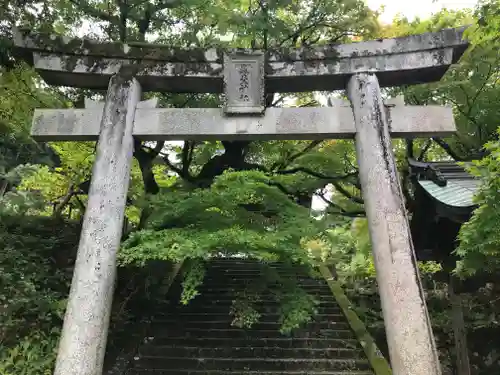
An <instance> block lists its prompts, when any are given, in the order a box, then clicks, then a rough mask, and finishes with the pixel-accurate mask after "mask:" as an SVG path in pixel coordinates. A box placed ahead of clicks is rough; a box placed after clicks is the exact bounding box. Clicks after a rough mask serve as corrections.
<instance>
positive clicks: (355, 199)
mask: <svg viewBox="0 0 500 375" xmlns="http://www.w3.org/2000/svg"><path fill="white" fill-rule="evenodd" d="M331 184H332V185H333V186H335V189H337V191H338V192H339V193H340V194H342V195H343V196H345V197H346V198H349V200H351V201H353V202H355V203H359V204H364V203H365V202H364V201H363V199H361V198H359V197H355V196H354V195H352V194H351V193H349V192H348V191H347V190H346V189H345V188H344V187H343V186H342V185H340V184H339V183H338V182H336V181H331Z"/></svg>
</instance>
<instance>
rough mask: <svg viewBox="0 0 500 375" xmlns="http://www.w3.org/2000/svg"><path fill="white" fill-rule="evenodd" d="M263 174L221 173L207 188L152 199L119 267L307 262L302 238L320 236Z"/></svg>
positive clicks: (314, 224)
mask: <svg viewBox="0 0 500 375" xmlns="http://www.w3.org/2000/svg"><path fill="white" fill-rule="evenodd" d="M268 181H269V178H268V177H267V176H265V175H264V174H263V173H261V172H257V171H248V172H231V171H228V172H225V173H224V174H223V175H221V176H219V177H217V178H216V180H215V182H214V183H213V185H212V186H211V188H210V189H194V190H191V191H174V192H173V191H169V192H166V193H165V194H159V195H157V196H155V197H152V198H151V202H152V203H151V206H150V208H151V209H152V210H154V211H153V214H152V215H151V217H150V220H149V225H148V229H145V230H141V231H137V232H135V233H133V234H131V236H130V238H129V239H127V241H125V243H124V245H123V247H122V250H121V252H120V255H119V256H120V261H121V263H122V264H144V262H145V261H147V260H149V259H161V260H174V261H181V260H184V259H187V258H207V257H209V256H210V255H211V254H220V253H223V254H237V253H247V254H248V255H250V256H253V257H257V258H262V257H265V256H266V255H265V254H266V253H268V254H269V253H270V254H274V255H275V256H277V257H286V258H287V259H295V260H300V259H305V258H306V255H305V253H304V251H303V249H302V247H301V239H302V238H304V237H310V236H314V235H316V234H317V233H319V232H320V230H321V227H320V225H319V223H318V222H317V221H315V220H313V219H311V218H310V216H309V212H308V210H307V209H305V208H304V207H300V206H298V205H297V204H295V203H294V202H292V201H291V200H289V199H288V198H287V197H286V196H285V195H283V194H282V193H281V192H280V191H279V190H278V189H277V188H275V187H273V186H269V185H268V183H267V182H268Z"/></svg>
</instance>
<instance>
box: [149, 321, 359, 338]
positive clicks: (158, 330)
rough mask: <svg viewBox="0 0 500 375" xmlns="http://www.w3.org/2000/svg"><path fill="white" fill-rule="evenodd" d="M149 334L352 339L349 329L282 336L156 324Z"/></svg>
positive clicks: (275, 332) (299, 331)
mask: <svg viewBox="0 0 500 375" xmlns="http://www.w3.org/2000/svg"><path fill="white" fill-rule="evenodd" d="M151 332H154V336H155V337H156V338H163V337H165V338H168V337H171V336H172V337H173V336H175V337H189V338H191V337H196V338H210V337H217V338H226V339H240V338H241V339H260V338H266V339H272V338H282V337H290V338H293V339H295V338H314V339H319V338H324V339H329V338H335V339H351V338H354V337H355V336H354V333H353V332H352V331H351V330H350V329H322V330H319V331H312V330H309V329H302V328H299V329H296V330H294V331H293V332H292V333H291V334H290V335H287V336H284V335H283V334H282V333H281V332H280V331H279V330H276V329H267V330H265V329H262V330H260V329H256V328H254V327H252V328H251V329H242V328H237V327H233V328H221V329H216V328H212V329H206V328H186V327H180V326H167V327H165V326H162V325H161V324H158V323H153V324H152V326H151Z"/></svg>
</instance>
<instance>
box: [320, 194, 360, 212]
mask: <svg viewBox="0 0 500 375" xmlns="http://www.w3.org/2000/svg"><path fill="white" fill-rule="evenodd" d="M317 196H318V197H320V198H321V199H322V200H323V201H324V202H325V203H327V204H328V205H329V206H331V207H335V208H336V209H338V210H339V211H340V212H339V214H340V215H342V216H346V217H366V213H365V212H364V211H351V212H349V211H346V210H344V209H343V208H342V207H340V206H339V205H337V204H335V203H333V202H332V201H331V200H329V199H328V198H326V197H325V196H324V195H323V194H317Z"/></svg>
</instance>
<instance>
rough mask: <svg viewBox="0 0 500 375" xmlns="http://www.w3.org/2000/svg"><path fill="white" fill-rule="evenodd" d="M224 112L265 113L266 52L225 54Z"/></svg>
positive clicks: (229, 113)
mask: <svg viewBox="0 0 500 375" xmlns="http://www.w3.org/2000/svg"><path fill="white" fill-rule="evenodd" d="M224 94H225V103H224V112H225V113H226V114H228V115H231V114H263V113H264V109H265V102H264V54H263V53H259V52H255V51H252V52H248V53H242V52H240V53H234V54H225V55H224Z"/></svg>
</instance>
